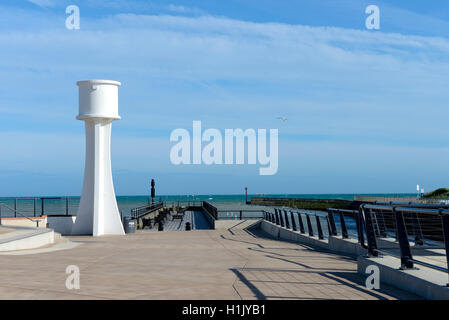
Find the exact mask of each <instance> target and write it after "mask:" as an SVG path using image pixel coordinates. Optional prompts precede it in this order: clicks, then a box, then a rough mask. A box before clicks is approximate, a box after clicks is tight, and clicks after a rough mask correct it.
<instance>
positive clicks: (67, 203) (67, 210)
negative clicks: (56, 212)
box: [65, 197, 69, 216]
mask: <svg viewBox="0 0 449 320" xmlns="http://www.w3.org/2000/svg"><path fill="white" fill-rule="evenodd" d="M65 215H66V216H68V215H69V197H66V198H65Z"/></svg>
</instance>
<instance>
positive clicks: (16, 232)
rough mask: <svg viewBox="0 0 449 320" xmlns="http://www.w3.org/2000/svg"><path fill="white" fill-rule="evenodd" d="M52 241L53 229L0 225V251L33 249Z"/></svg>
mask: <svg viewBox="0 0 449 320" xmlns="http://www.w3.org/2000/svg"><path fill="white" fill-rule="evenodd" d="M54 242H55V232H54V231H53V229H46V228H29V227H17V226H14V227H13V226H8V227H3V226H0V252H8V251H17V250H27V249H35V248H40V247H43V246H46V245H49V244H52V243H54Z"/></svg>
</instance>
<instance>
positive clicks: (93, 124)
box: [72, 80, 125, 236]
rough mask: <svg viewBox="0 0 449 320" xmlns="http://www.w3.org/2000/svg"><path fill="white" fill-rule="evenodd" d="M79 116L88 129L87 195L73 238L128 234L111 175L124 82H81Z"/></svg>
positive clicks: (84, 186)
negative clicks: (114, 123)
mask: <svg viewBox="0 0 449 320" xmlns="http://www.w3.org/2000/svg"><path fill="white" fill-rule="evenodd" d="M77 85H78V87H79V115H78V117H76V118H77V119H78V120H83V121H84V122H85V126H86V163H85V168H84V183H83V192H82V195H81V200H80V205H79V209H78V214H77V217H76V221H75V224H74V226H73V228H72V234H76V235H81V234H86V235H93V236H101V235H104V234H118V235H123V234H125V232H124V230H123V225H122V222H121V221H120V214H119V211H118V207H117V201H116V199H115V192H114V184H113V181H112V171H111V125H112V121H114V120H119V119H120V116H119V115H118V87H119V86H120V82H117V81H110V80H88V81H79V82H77Z"/></svg>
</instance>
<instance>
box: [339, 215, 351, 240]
mask: <svg viewBox="0 0 449 320" xmlns="http://www.w3.org/2000/svg"><path fill="white" fill-rule="evenodd" d="M340 224H341V236H342V238H343V239H348V238H349V234H348V229H347V228H346V222H345V215H344V213H343V212H340Z"/></svg>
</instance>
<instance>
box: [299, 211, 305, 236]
mask: <svg viewBox="0 0 449 320" xmlns="http://www.w3.org/2000/svg"><path fill="white" fill-rule="evenodd" d="M297 214H298V222H299V232H301V233H306V231H305V230H304V223H303V222H302V217H301V212H297Z"/></svg>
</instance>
